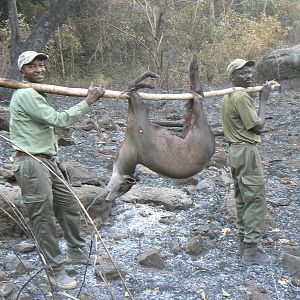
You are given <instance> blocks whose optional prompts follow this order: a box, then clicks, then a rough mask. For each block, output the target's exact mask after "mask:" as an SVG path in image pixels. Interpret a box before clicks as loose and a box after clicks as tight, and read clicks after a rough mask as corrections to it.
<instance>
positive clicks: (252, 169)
mask: <svg viewBox="0 0 300 300" xmlns="http://www.w3.org/2000/svg"><path fill="white" fill-rule="evenodd" d="M228 161H229V165H230V168H231V173H232V178H233V181H234V197H235V201H236V209H237V228H238V235H239V237H240V240H241V241H244V243H246V244H248V245H257V244H258V243H259V242H260V241H261V238H262V234H263V231H264V229H265V222H266V201H265V182H264V177H263V171H262V163H261V159H260V155H259V151H258V149H257V146H256V145H255V144H249V143H241V144H233V145H231V146H230V148H229V157H228Z"/></svg>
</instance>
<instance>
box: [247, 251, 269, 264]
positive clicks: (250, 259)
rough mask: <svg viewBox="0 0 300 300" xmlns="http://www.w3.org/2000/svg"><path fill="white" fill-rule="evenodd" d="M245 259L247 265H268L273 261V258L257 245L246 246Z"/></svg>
mask: <svg viewBox="0 0 300 300" xmlns="http://www.w3.org/2000/svg"><path fill="white" fill-rule="evenodd" d="M243 260H244V262H245V264H246V265H266V264H269V263H270V262H271V260H272V258H271V256H269V255H268V254H266V253H263V252H261V250H259V249H258V248H257V247H251V248H245V250H244V254H243Z"/></svg>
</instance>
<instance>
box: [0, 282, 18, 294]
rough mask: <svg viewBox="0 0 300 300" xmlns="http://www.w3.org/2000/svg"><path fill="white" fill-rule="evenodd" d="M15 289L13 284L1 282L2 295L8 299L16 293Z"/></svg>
mask: <svg viewBox="0 0 300 300" xmlns="http://www.w3.org/2000/svg"><path fill="white" fill-rule="evenodd" d="M15 287H16V286H15V285H14V284H13V283H11V282H0V295H1V296H2V297H4V298H6V297H7V296H9V295H10V294H11V293H12V292H13V291H14V289H15Z"/></svg>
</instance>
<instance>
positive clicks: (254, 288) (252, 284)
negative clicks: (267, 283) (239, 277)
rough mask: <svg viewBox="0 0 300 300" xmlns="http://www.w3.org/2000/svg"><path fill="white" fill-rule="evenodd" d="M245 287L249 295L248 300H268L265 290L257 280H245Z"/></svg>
mask: <svg viewBox="0 0 300 300" xmlns="http://www.w3.org/2000/svg"><path fill="white" fill-rule="evenodd" d="M245 285H246V287H247V290H248V292H249V293H250V297H249V298H248V299H249V300H270V298H269V296H268V295H267V291H266V289H265V288H264V287H263V286H262V285H261V284H260V283H259V282H258V281H257V280H247V281H246V282H245Z"/></svg>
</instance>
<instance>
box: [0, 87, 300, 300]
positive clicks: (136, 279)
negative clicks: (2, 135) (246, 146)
mask: <svg viewBox="0 0 300 300" xmlns="http://www.w3.org/2000/svg"><path fill="white" fill-rule="evenodd" d="M79 100H80V99H73V98H65V97H58V96H51V97H50V101H51V103H53V105H54V106H55V107H57V108H60V109H62V108H67V107H69V106H70V105H71V104H72V103H76V102H78V101H79ZM220 101H221V98H209V99H206V100H204V103H205V110H206V114H207V116H208V119H209V123H210V124H211V125H212V127H213V128H215V127H220V125H221V119H220ZM147 105H148V107H149V110H150V116H151V119H152V120H165V112H166V111H171V110H172V109H175V110H176V111H177V112H178V113H179V115H180V117H183V115H184V103H183V102H182V101H172V102H170V101H159V102H151V103H150V102H148V103H147ZM299 112H300V91H299V90H287V91H282V93H278V92H273V93H272V96H271V98H270V101H269V103H268V112H267V115H268V121H267V126H266V133H264V134H263V136H262V143H261V144H260V146H259V149H260V152H261V157H262V161H263V166H264V172H265V178H266V180H267V204H268V209H269V211H270V212H271V215H272V216H273V218H274V221H275V226H274V227H273V228H271V227H268V228H266V231H265V234H264V237H263V243H262V248H263V250H264V251H266V252H268V253H269V254H270V255H272V256H273V262H272V264H271V265H269V266H250V267H247V266H245V265H244V264H243V261H242V259H241V258H240V257H239V256H238V253H237V252H238V240H237V237H236V230H235V226H234V225H233V224H232V223H230V222H229V219H228V216H227V212H226V209H225V202H226V198H227V196H228V193H229V190H230V187H229V186H228V185H227V186H226V185H225V186H222V185H217V184H216V185H212V186H210V187H206V188H203V189H196V190H195V192H193V193H190V197H191V199H192V200H193V203H194V204H193V207H192V208H190V209H188V210H186V211H173V212H170V211H166V210H165V209H164V208H163V207H161V206H159V207H158V206H153V205H147V204H138V203H136V204H133V203H126V202H123V201H122V200H120V199H119V200H117V201H116V204H115V206H114V208H113V210H112V216H111V217H110V219H109V220H107V223H105V224H104V225H103V227H102V228H100V229H99V230H100V232H101V234H102V237H103V240H104V242H105V244H106V246H107V247H108V248H109V251H110V253H111V255H112V257H113V259H114V260H115V261H116V262H117V263H118V264H119V265H120V267H121V269H122V270H123V271H125V273H126V275H125V276H124V280H125V282H126V285H127V287H128V289H129V290H130V292H131V294H132V295H133V298H134V299H141V300H145V299H147V300H152V299H153V300H154V299H155V300H169V299H170V300H181V299H182V300H196V299H212V300H217V299H226V298H227V299H237V300H239V299H270V300H273V299H277V300H279V299H280V300H294V299H300V291H299V290H297V289H295V288H293V286H292V285H291V284H290V281H291V279H292V277H291V275H290V274H289V273H288V271H287V270H286V269H284V267H283V265H282V261H281V260H282V256H283V253H284V251H285V248H286V247H290V246H299V229H300V219H299V215H300V208H299V204H300V203H299V202H300V192H299V185H300V178H299V172H300V163H299V158H300V149H299V134H300V132H299V130H300V122H299V121H300V120H299V117H300V113H299ZM99 115H100V116H103V115H107V116H109V117H111V118H112V119H113V120H114V121H115V122H117V124H122V121H124V120H125V119H126V115H127V102H126V101H123V100H119V101H116V100H114V101H113V100H103V101H101V103H99V104H97V105H96V106H95V108H94V112H93V113H92V114H91V116H92V118H97V116H99ZM123 123H124V122H123ZM123 134H124V127H122V126H118V128H117V130H114V131H103V132H97V131H92V132H85V131H83V130H81V129H80V128H79V127H76V126H74V128H73V138H74V139H75V140H76V144H75V145H72V146H67V147H62V149H61V154H63V155H64V156H65V160H68V159H70V158H72V159H75V160H78V161H79V162H81V163H83V164H86V165H88V166H90V167H91V168H95V169H97V170H98V172H99V176H100V177H101V178H106V179H105V184H106V183H107V181H108V179H109V177H110V174H111V167H112V162H113V159H114V155H115V151H116V149H117V148H118V146H119V144H120V141H121V140H122V138H123ZM216 145H217V150H220V149H227V144H226V143H225V140H224V138H223V137H222V136H218V137H216ZM1 150H2V151H1V152H2V153H1V159H2V163H5V162H6V161H7V157H8V155H7V153H10V152H12V151H11V148H10V146H9V145H7V144H3V146H2V147H1ZM138 171H139V180H140V181H139V183H138V184H139V185H144V186H152V187H156V188H158V189H159V188H160V187H173V188H176V189H183V190H184V189H185V187H184V186H178V185H177V184H176V182H175V181H174V180H171V179H168V178H163V177H161V176H159V175H156V174H151V173H149V172H143V169H142V168H138ZM221 171H225V172H226V173H228V174H229V169H228V167H227V166H226V163H225V164H223V165H211V166H209V167H208V168H207V169H205V170H203V171H202V172H200V173H199V174H197V176H195V177H196V178H197V179H198V181H199V182H201V181H202V180H204V179H207V178H209V179H212V180H214V178H216V177H218V176H219V175H220V172H221ZM185 190H186V189H185ZM282 199H285V200H286V201H285V202H287V203H286V205H284V206H282V205H280V201H281V200H282ZM163 216H170V217H175V218H174V220H173V222H171V223H170V224H163V223H161V222H159V219H160V218H161V217H163ZM201 226H206V227H207V228H208V230H209V232H210V235H208V236H205V237H204V244H205V247H204V250H203V252H202V253H201V254H200V255H198V256H191V255H189V254H187V253H186V251H184V250H183V249H182V248H183V247H179V248H180V250H179V251H178V253H176V252H174V247H173V246H174V244H176V243H177V244H178V245H181V246H182V245H185V244H186V243H187V242H188V241H189V240H190V239H191V238H192V237H193V236H194V233H195V231H197V229H199V227H201ZM88 238H89V237H88ZM18 242H20V240H11V239H4V238H3V239H2V244H1V245H0V255H1V256H2V259H3V258H4V257H6V256H7V255H8V254H12V253H13V250H12V249H13V245H14V244H15V243H18ZM100 244H101V243H100ZM62 247H64V244H63V241H62ZM99 248H100V249H101V250H100V253H104V252H105V251H104V250H103V247H102V246H101V245H100V246H99ZM152 248H156V249H158V250H159V251H160V253H162V254H163V255H164V257H165V267H164V268H163V269H161V270H158V269H151V268H144V267H142V266H140V265H139V263H138V261H137V257H138V256H139V255H140V254H142V253H144V252H146V251H148V250H150V249H152ZM19 256H20V257H21V258H24V259H26V260H30V261H31V262H32V264H34V265H35V271H32V272H31V273H30V274H28V275H22V276H17V275H14V274H10V280H11V281H12V282H14V283H15V284H16V286H17V287H16V290H18V291H19V290H20V287H21V286H22V285H24V284H25V282H26V281H27V280H28V279H29V278H30V276H33V274H35V272H36V271H38V269H39V268H40V267H41V264H40V262H39V260H38V258H37V254H36V253H35V252H33V253H30V254H19ZM75 271H76V275H75V277H76V278H78V279H81V280H83V278H84V273H85V269H84V267H75ZM250 280H256V281H257V282H259V283H260V284H261V287H262V288H261V292H260V293H259V294H258V296H257V295H256V296H255V295H254V294H253V293H252V294H251V295H252V296H251V295H250V291H249V288H248V287H247V286H248V283H249V281H250ZM109 284H110V288H111V289H112V291H113V294H114V295H115V296H116V298H117V299H130V298H129V297H128V294H127V292H126V290H125V289H124V286H123V284H122V282H121V280H110V281H109ZM48 288H49V287H48V286H47V283H46V282H45V281H43V280H42V277H41V276H40V275H38V276H36V278H33V279H32V280H31V282H29V283H28V284H27V285H26V287H25V289H24V291H25V292H26V293H28V294H29V295H30V297H29V298H28V299H52V298H53V295H52V296H51V294H49V293H48V292H47V289H48ZM68 293H69V294H70V295H72V296H73V297H77V296H78V293H79V289H76V290H74V291H70V292H68ZM226 293H228V294H226ZM15 295H16V294H15ZM205 295H206V297H207V298H205ZM56 297H57V299H71V298H70V297H68V296H66V295H62V294H56ZM251 297H252V298H251ZM264 297H265V298H264ZM11 299H12V298H11ZM72 299H76V298H72ZM79 299H114V298H113V297H111V296H110V293H109V291H108V289H107V288H106V286H105V285H104V283H103V282H102V281H101V280H100V279H99V277H97V276H96V275H95V274H94V271H93V268H92V267H91V266H90V267H88V268H87V273H86V276H85V282H84V285H83V287H82V291H81V293H80V296H79Z"/></svg>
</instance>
